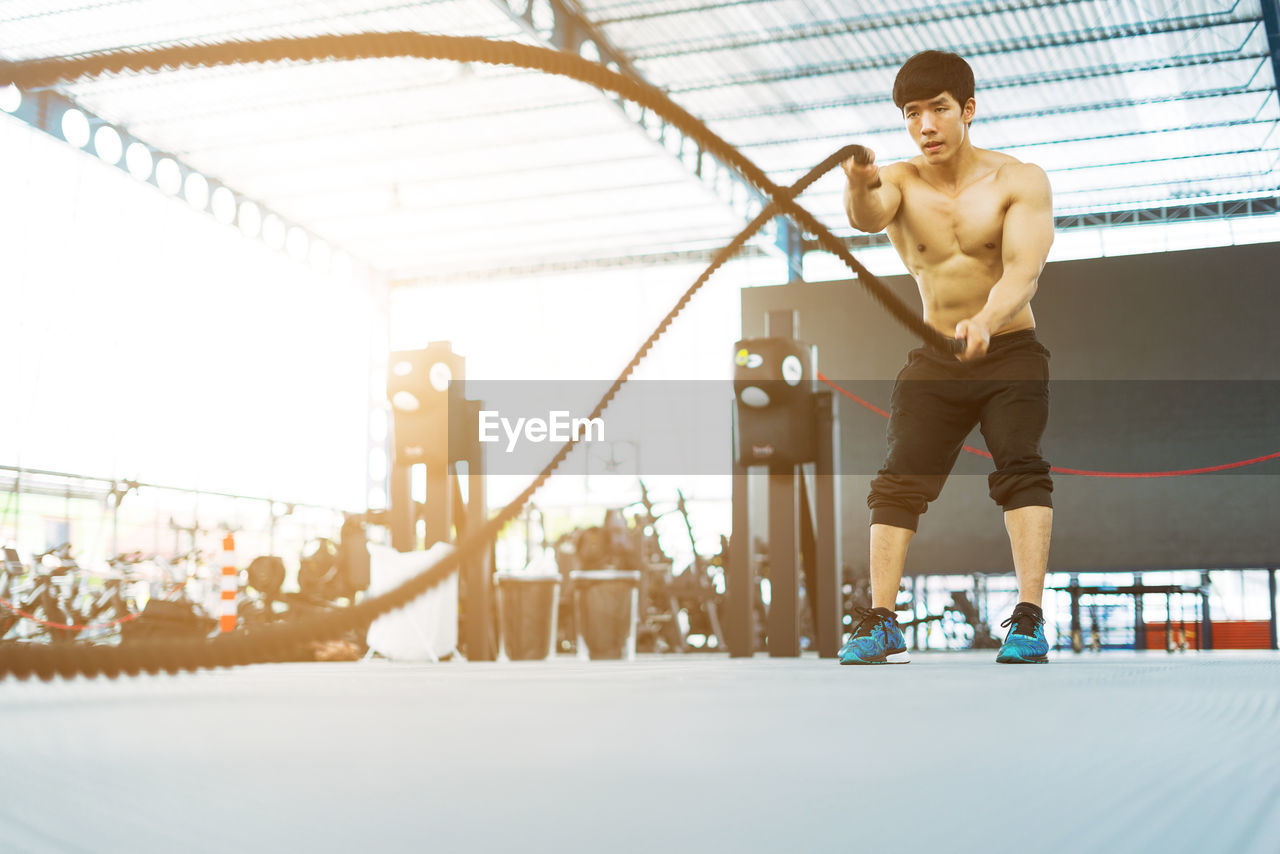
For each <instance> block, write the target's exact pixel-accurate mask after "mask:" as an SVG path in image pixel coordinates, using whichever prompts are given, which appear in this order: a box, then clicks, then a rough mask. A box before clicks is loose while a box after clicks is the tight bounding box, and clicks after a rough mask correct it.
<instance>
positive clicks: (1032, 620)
mask: <svg viewBox="0 0 1280 854" xmlns="http://www.w3.org/2000/svg"><path fill="white" fill-rule="evenodd" d="M1000 625H1001V626H1013V633H1014V634H1015V635H1024V636H1026V637H1031V636H1032V635H1034V634H1035V633H1036V629H1038V628H1039V627H1040V626H1043V625H1044V618H1043V617H1037V616H1036V615H1035V613H1034V612H1033V611H1031V610H1029V609H1027V608H1014V609H1013V613H1012V614H1010V615H1009V619H1007V620H1005V621H1004V622H1003V623H1001V624H1000Z"/></svg>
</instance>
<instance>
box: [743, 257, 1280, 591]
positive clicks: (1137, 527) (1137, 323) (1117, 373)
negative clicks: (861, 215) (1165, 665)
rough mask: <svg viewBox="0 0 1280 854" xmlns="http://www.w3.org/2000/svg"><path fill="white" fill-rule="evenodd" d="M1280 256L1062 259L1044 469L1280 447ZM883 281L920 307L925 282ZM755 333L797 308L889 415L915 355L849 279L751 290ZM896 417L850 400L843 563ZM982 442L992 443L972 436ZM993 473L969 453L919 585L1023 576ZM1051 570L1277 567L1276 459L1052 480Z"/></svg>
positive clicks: (1192, 463)
mask: <svg viewBox="0 0 1280 854" xmlns="http://www.w3.org/2000/svg"><path fill="white" fill-rule="evenodd" d="M1277 270H1280V245H1277V244H1261V245H1256V246H1242V247H1228V248H1222V249H1207V250H1197V251H1189V252H1171V253H1160V254H1154V255H1134V256H1124V257H1118V258H1102V259H1090V260H1082V261H1065V262H1060V263H1054V264H1050V265H1048V266H1047V267H1046V269H1045V272H1044V274H1043V276H1042V277H1041V281H1040V289H1039V292H1038V293H1037V295H1036V297H1035V300H1034V301H1033V303H1032V306H1033V309H1034V311H1035V314H1036V321H1037V326H1038V334H1039V337H1040V340H1041V341H1042V342H1043V343H1044V344H1045V346H1047V347H1048V348H1049V349H1050V351H1052V353H1053V358H1052V361H1051V371H1052V376H1053V386H1052V391H1051V394H1052V402H1051V416H1050V424H1049V430H1048V432H1047V433H1046V436H1045V440H1044V452H1045V456H1046V457H1047V458H1048V459H1049V461H1050V462H1051V463H1052V464H1054V465H1055V466H1059V467H1066V468H1073V469H1085V470H1097V471H1125V472H1149V471H1169V470H1182V469H1191V468H1200V467H1207V466H1214V465H1218V464H1223V463H1229V462H1233V461H1237V460H1245V459H1252V458H1254V457H1258V456H1263V455H1266V454H1270V453H1274V452H1277V451H1280V334H1277V325H1278V324H1280V276H1278V275H1277V273H1276V271H1277ZM887 283H888V284H889V285H890V286H891V287H892V288H893V289H894V290H895V292H897V293H898V294H900V295H901V296H902V297H903V298H904V299H906V300H907V301H908V303H909V304H910V305H913V306H916V307H917V308H918V306H919V302H920V301H919V296H918V295H917V293H916V288H915V283H914V282H913V281H912V280H911V279H910V278H908V277H893V278H890V279H888V280H887ZM742 307H743V334H744V337H750V336H754V335H761V334H763V318H764V315H765V313H766V312H768V311H770V310H775V309H780V308H794V309H796V310H797V311H798V312H799V328H800V335H801V338H803V339H804V340H805V341H807V342H809V343H811V344H815V345H817V346H818V361H819V368H820V370H821V371H822V372H823V373H824V374H825V375H826V376H828V377H829V378H830V379H832V380H833V381H836V382H838V383H839V384H840V385H841V387H842V388H845V389H846V390H848V391H851V392H854V393H856V394H858V395H859V396H861V397H863V398H865V399H867V400H868V401H869V402H871V403H874V404H876V405H878V406H881V407H886V405H887V401H888V390H889V387H890V384H891V381H892V379H893V377H894V376H896V375H897V372H898V371H899V369H900V368H901V367H902V365H903V363H904V361H905V357H906V353H907V351H908V350H910V349H911V348H912V347H915V346H918V343H917V342H916V341H915V340H914V338H913V337H912V336H911V335H910V334H909V333H907V332H906V331H905V330H903V329H902V328H901V327H899V326H898V324H897V323H895V322H894V321H893V320H892V319H891V318H890V317H889V315H888V314H887V313H885V312H884V311H883V310H882V309H881V308H879V306H877V305H876V304H875V303H874V302H872V300H871V299H870V298H869V297H868V296H867V295H866V294H865V292H864V291H863V290H862V288H861V287H859V286H858V284H857V283H856V282H854V281H846V282H827V283H815V284H792V285H785V286H781V287H771V288H751V289H747V290H744V291H743V298H742ZM884 427H885V420H884V418H883V417H881V416H879V415H876V414H874V413H872V412H870V411H868V410H867V409H865V408H863V407H861V406H859V405H857V404H855V403H853V402H852V401H850V400H848V399H843V400H842V403H841V440H842V443H843V449H844V471H845V473H846V474H845V476H844V478H843V489H842V492H843V494H842V498H843V508H844V544H843V545H844V561H845V563H846V565H848V566H849V567H850V568H852V569H853V570H854V571H855V572H866V561H867V557H866V553H867V528H866V525H867V513H866V494H867V486H868V484H869V482H870V479H871V476H872V475H874V473H875V469H876V468H877V467H878V466H879V464H880V460H881V459H882V458H883V454H884ZM969 444H970V445H973V446H976V447H978V448H985V444H984V443H983V441H982V437H981V435H980V434H979V433H978V431H977V430H975V431H974V433H973V435H971V436H970V439H969ZM990 468H991V463H990V461H989V460H985V459H982V458H980V457H977V456H973V455H970V454H962V455H961V460H960V462H959V463H958V464H957V466H956V469H955V473H954V474H953V475H952V477H951V479H950V480H949V481H948V483H947V487H946V488H945V489H944V491H943V494H942V497H941V498H940V499H939V500H938V501H937V502H936V503H935V504H934V505H933V506H932V507H931V508H930V509H929V512H928V513H927V514H926V515H925V516H924V517H923V518H922V520H921V525H920V534H919V536H917V537H916V539H915V541H914V543H913V544H912V548H911V554H910V557H909V559H908V566H907V571H908V573H968V572H990V571H1008V570H1011V569H1012V560H1011V558H1010V556H1009V545H1008V539H1007V537H1006V536H1005V533H1004V527H1003V523H1002V515H1001V510H1000V508H999V507H998V506H996V505H995V504H994V503H993V502H992V501H991V500H990V499H989V498H988V497H987V494H986V489H987V483H986V476H985V475H986V472H988V471H989V470H990ZM1054 502H1055V506H1056V508H1057V511H1056V513H1055V531H1054V541H1053V548H1052V554H1051V559H1050V568H1051V569H1053V570H1060V571H1076V570H1079V571H1090V570H1095V571H1096V570H1129V569H1172V568H1205V567H1260V566H1275V565H1280V461H1276V460H1272V461H1270V462H1264V463H1261V464H1257V465H1251V466H1247V467H1243V468H1239V469H1234V470H1231V471H1229V472H1225V473H1214V474H1203V475H1195V476H1187V477H1170V478H1149V479H1118V478H1097V477H1083V476H1074V475H1064V474H1059V475H1056V476H1055V492H1054Z"/></svg>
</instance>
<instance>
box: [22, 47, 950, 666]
mask: <svg viewBox="0 0 1280 854" xmlns="http://www.w3.org/2000/svg"><path fill="white" fill-rule="evenodd" d="M393 57H417V58H421V59H446V60H453V61H455V62H482V63H485V64H489V65H512V66H517V67H521V68H528V69H532V70H536V71H543V72H546V73H549V74H557V75H561V76H565V77H572V78H574V79H576V80H580V81H582V82H584V83H587V84H590V85H592V86H595V87H597V88H600V89H605V90H609V91H612V92H616V93H617V94H618V95H621V96H622V97H624V98H627V99H628V100H631V101H635V102H636V103H638V104H639V105H640V106H642V107H644V108H646V109H651V110H653V111H654V112H656V113H658V114H659V115H660V116H661V117H662V118H663V119H664V120H666V121H667V122H668V123H670V124H672V125H674V126H676V127H677V128H678V129H679V130H680V131H681V132H682V133H684V134H685V135H686V136H688V137H690V138H692V139H694V140H695V141H696V142H698V143H699V144H700V145H701V146H702V147H703V149H704V150H706V151H710V152H711V153H712V154H714V155H716V156H717V157H718V158H719V159H720V160H721V161H723V162H727V163H729V164H731V165H732V166H733V167H734V168H735V169H737V170H738V172H739V174H741V175H742V176H743V177H744V178H745V179H746V180H747V181H748V182H749V183H751V184H752V185H753V186H754V187H756V189H758V190H759V191H761V192H762V193H763V194H764V195H765V196H767V197H768V198H769V199H770V202H769V204H768V205H767V206H766V207H765V208H764V209H763V210H762V211H761V212H760V213H759V214H758V215H757V216H756V217H755V218H754V219H753V220H752V221H751V223H750V224H748V226H747V227H746V228H745V229H743V230H742V232H740V233H739V234H738V236H737V237H735V238H734V239H733V241H732V242H731V243H729V244H728V245H727V246H725V247H724V248H723V249H721V250H720V251H718V252H717V253H716V255H715V256H714V257H713V258H712V260H711V263H710V264H709V265H708V266H707V269H706V270H704V271H703V273H702V275H700V276H699V277H698V279H697V281H695V282H694V284H693V285H692V286H690V288H689V289H688V290H687V291H686V292H685V293H684V295H683V296H681V298H680V299H679V301H677V302H676V304H675V306H674V307H673V308H672V309H671V311H670V312H668V313H667V315H666V317H664V318H663V320H662V322H661V323H659V324H658V326H657V328H656V329H655V330H654V331H653V333H652V334H650V335H649V337H648V338H647V339H646V340H645V342H644V344H642V345H641V346H640V348H639V350H637V351H636V354H635V355H634V356H633V357H632V358H631V361H630V362H628V363H627V366H626V367H625V368H624V369H623V371H622V373H621V374H619V376H618V378H617V379H616V380H614V381H613V383H612V385H611V386H610V387H609V390H608V391H607V392H605V394H604V395H603V396H602V397H601V399H600V401H599V402H598V403H597V404H596V405H595V408H594V409H593V410H592V411H591V414H590V415H589V416H588V417H589V418H599V417H600V416H601V415H602V414H603V412H604V410H605V408H606V407H607V406H608V405H609V403H610V402H611V401H612V400H613V398H614V397H615V396H616V395H617V393H618V391H619V390H620V389H621V388H622V386H623V385H624V384H625V383H626V382H627V380H628V379H629V378H630V376H631V374H632V373H633V372H634V370H635V368H636V367H637V366H638V365H639V364H640V362H641V360H642V359H644V357H645V356H646V355H647V354H648V352H649V350H650V349H651V348H652V347H653V345H654V344H655V343H656V342H657V340H658V338H660V337H661V336H662V334H663V333H664V332H666V330H667V328H668V327H670V325H671V323H672V322H673V321H674V320H675V318H676V316H677V315H678V314H679V313H680V312H681V311H683V309H684V307H685V306H686V305H687V304H688V302H689V301H690V300H691V299H692V297H693V295H694V294H695V293H696V292H697V291H698V290H699V289H700V288H701V287H702V285H703V284H705V283H706V282H707V280H709V279H710V278H711V276H712V275H713V274H714V273H715V272H716V270H718V269H719V268H720V267H721V266H723V264H724V263H725V262H726V261H728V260H729V258H730V257H732V256H733V254H734V253H735V252H737V251H738V249H740V248H741V247H742V246H743V244H745V243H746V241H747V240H748V239H749V238H750V237H751V236H752V235H753V234H754V233H755V232H756V231H758V230H759V229H760V228H762V227H763V226H764V224H765V223H767V222H768V221H769V220H770V219H772V218H773V217H774V216H777V215H778V214H780V213H784V214H786V215H788V216H790V217H792V218H793V219H794V220H795V221H796V222H797V223H798V224H799V225H800V227H801V228H802V229H804V230H805V231H807V232H809V233H811V234H813V235H814V236H815V237H816V238H817V240H818V245H819V246H820V247H821V248H822V249H824V250H825V251H828V252H831V253H832V254H834V255H835V256H836V257H838V258H840V260H841V261H843V262H844V263H845V265H846V266H848V267H849V269H850V270H852V271H853V272H854V273H855V274H856V275H857V277H858V281H859V282H860V283H861V284H862V285H863V287H864V288H866V289H867V291H868V292H869V293H870V294H871V296H872V297H873V298H874V299H875V300H876V301H877V302H879V303H880V304H881V305H882V306H884V307H885V308H886V309H887V310H888V311H889V313H890V314H891V315H893V317H894V318H895V319H897V320H898V321H899V322H900V323H902V324H903V325H904V326H906V327H907V328H908V329H910V330H911V331H912V332H914V333H916V334H917V335H918V336H919V337H920V338H922V339H923V340H924V342H925V343H926V344H927V345H929V346H932V347H935V348H937V349H939V350H942V351H944V352H949V343H950V342H949V340H948V339H947V338H946V337H945V336H943V335H942V333H940V332H938V331H937V330H936V329H933V328H932V327H930V326H928V325H927V324H925V323H924V321H923V320H921V318H920V317H919V316H917V315H916V314H915V313H914V312H913V311H912V310H911V309H910V308H908V307H907V305H906V304H905V303H904V302H902V301H901V300H900V299H898V298H897V297H896V296H895V295H894V294H893V293H892V292H891V291H890V290H889V289H888V287H886V286H885V284H884V283H883V282H881V281H880V280H879V279H877V278H876V277H875V276H873V275H872V274H871V273H870V272H868V271H867V270H866V269H865V268H864V267H863V266H862V265H861V264H859V263H858V262H857V260H856V259H854V257H853V256H852V255H851V254H850V253H849V251H848V249H847V248H846V247H845V245H844V244H843V243H842V242H841V241H840V240H839V238H837V237H835V235H833V234H831V232H830V231H828V230H827V229H826V227H825V226H823V225H822V223H820V222H819V221H818V220H817V219H816V218H814V216H813V215H812V214H810V213H809V212H808V211H806V210H805V209H804V208H802V207H801V206H800V205H799V204H797V203H796V202H795V201H794V199H795V197H796V196H798V195H799V194H800V193H802V192H804V190H805V189H806V188H808V187H809V186H810V185H811V184H812V183H813V182H814V181H816V180H817V179H818V178H819V177H821V176H822V175H824V174H826V173H827V172H828V171H830V170H831V169H833V168H834V167H835V166H836V165H838V164H839V163H840V162H841V161H842V160H845V159H847V158H848V157H850V156H852V153H853V149H854V147H853V146H846V147H845V148H842V149H841V150H840V151H837V152H835V153H834V154H832V155H831V156H830V157H828V158H827V159H826V160H824V161H823V162H822V163H821V164H819V165H818V166H816V167H814V168H813V169H811V170H810V171H809V172H807V173H806V174H805V175H804V177H803V178H801V179H800V180H799V181H798V182H796V183H795V184H794V185H793V186H791V187H789V188H785V189H784V188H782V187H779V186H777V185H776V184H774V183H773V182H772V181H770V180H769V179H768V177H767V176H766V175H765V174H764V172H763V171H762V170H761V169H760V168H759V167H758V166H756V165H755V164H754V163H752V162H751V161H750V160H748V159H747V158H746V157H745V156H744V155H743V154H742V153H741V152H739V151H738V150H737V149H735V148H733V147H732V146H730V145H729V144H728V143H727V142H725V141H724V140H723V139H721V138H720V137H719V136H717V135H716V134H715V133H713V132H712V131H711V130H710V129H709V128H707V127H706V126H705V125H703V124H702V123H701V122H700V121H698V120H697V119H696V118H694V117H693V116H692V115H690V114H689V113H688V112H686V111H685V110H684V109H682V108H681V107H679V106H677V105H676V104H675V103H674V102H672V101H671V100H670V99H669V98H667V96H666V95H665V94H663V93H662V92H660V91H659V90H657V89H655V88H653V87H652V86H649V85H648V84H646V83H642V82H640V81H638V80H634V79H632V78H629V77H625V76H623V75H621V74H618V73H616V72H613V71H610V70H609V69H607V68H605V67H604V66H602V65H598V64H596V63H592V62H588V61H587V60H585V59H582V58H581V57H578V56H576V55H574V54H569V53H562V52H559V51H554V50H549V49H547V48H539V47H533V46H530V45H523V44H518V43H514V42H503V41H491V40H487V39H481V38H471V37H452V36H429V35H423V34H421V33H385V34H360V35H347V36H317V37H313V38H301V39H271V40H266V41H258V42H247V41H241V42H229V43H222V44H211V45H198V46H183V47H167V48H158V49H153V50H144V51H111V52H106V53H101V54H89V55H85V56H80V57H69V58H61V59H45V60H35V61H31V62H21V63H0V85H3V84H5V83H10V82H11V83H14V84H15V85H17V86H19V87H20V88H24V89H30V88H36V87H47V86H52V85H54V84H56V83H60V82H66V81H70V80H74V79H77V78H80V77H92V76H98V75H101V74H107V73H120V72H124V71H155V70H161V69H165V68H177V67H180V66H184V65H185V66H201V67H208V66H215V65H230V64H240V63H264V62H281V61H290V60H293V61H304V62H317V61H327V60H333V59H340V60H348V59H373V58H393ZM575 444H576V441H575V440H570V441H569V442H566V443H565V444H564V445H563V446H562V447H561V448H560V449H559V451H558V452H557V453H556V455H555V456H554V457H553V458H552V460H551V461H550V462H549V463H548V464H547V465H546V467H545V468H544V469H543V470H542V472H541V473H540V474H539V475H538V476H537V477H535V478H534V479H533V481H532V482H531V483H530V484H529V486H527V487H526V488H525V489H524V491H523V492H521V493H520V494H519V495H518V496H517V497H516V498H515V499H513V500H512V501H511V502H510V503H509V504H507V506H505V507H503V508H502V509H501V510H499V511H498V512H497V513H496V514H495V515H494V516H493V517H492V518H490V519H489V520H488V521H487V522H486V523H485V524H484V525H482V526H481V527H479V528H476V529H475V530H474V531H472V532H470V533H468V534H467V535H465V536H464V537H463V538H462V539H461V541H460V542H459V543H458V544H457V546H456V548H455V549H454V550H453V551H451V552H450V553H449V554H448V555H447V556H446V557H444V558H442V559H441V560H440V561H438V562H437V563H435V564H433V565H432V566H431V567H430V568H428V569H426V570H424V571H423V572H422V573H420V574H419V575H417V576H415V577H413V578H411V579H409V580H408V581H406V582H404V583H403V584H401V585H400V586H399V587H397V588H395V589H394V590H390V591H388V592H387V593H384V594H381V595H379V596H375V597H371V598H368V599H365V600H363V601H361V602H360V603H359V604H356V605H353V606H351V607H349V608H345V609H343V610H340V611H336V612H330V613H328V614H325V615H323V616H314V617H305V618H301V619H299V620H294V621H291V622H290V623H287V624H277V625H270V626H265V627H262V628H258V629H254V630H252V631H244V630H242V631H237V632H233V633H229V634H225V635H220V636H219V637H217V638H215V639H213V640H209V641H204V640H200V641H170V642H165V643H159V642H152V643H142V642H139V643H136V644H127V645H123V646H103V647H88V648H63V647H54V646H42V645H35V644H10V645H6V646H5V647H4V648H3V649H0V676H4V675H8V674H12V675H14V676H17V677H19V678H26V677H28V676H30V675H33V674H34V675H36V676H39V677H40V678H42V679H52V678H53V677H55V676H63V677H71V676H74V675H76V674H83V675H86V676H91V677H92V676H96V675H98V674H103V675H106V676H109V677H112V678H114V677H116V676H118V675H119V674H121V673H124V674H129V675H133V674H137V673H140V672H147V673H157V672H166V673H176V672H178V671H180V670H197V669H201V668H212V667H231V666H236V665H242V664H251V663H254V662H263V661H272V660H274V659H276V658H278V657H279V656H280V655H282V654H285V653H287V652H288V651H289V650H291V649H292V648H294V647H295V646H296V645H298V644H300V643H307V642H311V641H318V640H324V639H327V638H331V637H335V636H338V635H341V634H343V633H345V632H347V631H350V630H353V629H357V628H359V627H361V626H366V625H368V624H369V622H371V621H372V620H373V619H374V618H376V617H378V616H380V615H382V614H385V613H388V612H390V611H394V610H396V609H398V608H401V607H403V606H405V605H407V604H408V603H409V602H411V601H413V600H414V599H416V598H418V597H419V596H421V595H422V594H423V593H425V592H427V591H428V590H430V589H431V588H432V587H434V586H435V585H437V584H439V583H440V582H441V581H443V580H444V579H445V578H446V577H447V576H448V575H449V573H451V572H453V571H454V570H455V569H456V568H457V567H458V566H459V564H460V563H461V562H462V561H463V560H464V559H465V558H469V557H472V556H474V555H477V554H479V553H480V552H481V550H482V548H483V547H485V546H487V545H488V544H489V543H490V542H492V541H493V540H494V539H495V538H496V537H497V535H498V534H499V532H500V531H501V530H502V528H503V527H504V526H505V525H506V524H507V523H509V522H510V521H512V520H513V519H515V518H516V516H518V515H519V513H520V511H521V510H522V509H523V508H524V506H525V505H526V504H527V503H528V502H529V500H530V499H531V498H532V497H533V495H534V494H535V493H536V492H537V491H538V489H540V488H541V487H542V485H543V484H544V483H545V482H546V481H547V479H548V478H550V476H551V475H552V473H553V472H554V471H555V470H556V469H557V468H559V466H560V464H561V463H562V462H563V461H564V460H565V459H566V458H567V457H568V455H569V453H570V451H572V450H573V447H574V445H575Z"/></svg>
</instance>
